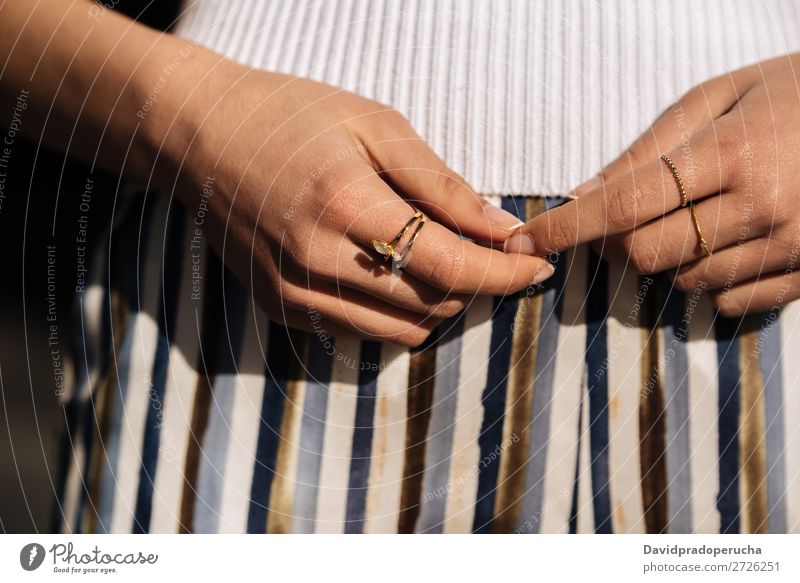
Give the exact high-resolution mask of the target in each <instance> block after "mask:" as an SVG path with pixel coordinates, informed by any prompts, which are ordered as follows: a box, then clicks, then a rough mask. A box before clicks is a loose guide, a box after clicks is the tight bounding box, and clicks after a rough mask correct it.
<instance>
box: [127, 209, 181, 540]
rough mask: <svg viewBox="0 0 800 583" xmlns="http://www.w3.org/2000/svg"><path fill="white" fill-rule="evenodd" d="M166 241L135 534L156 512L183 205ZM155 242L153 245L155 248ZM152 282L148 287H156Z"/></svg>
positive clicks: (171, 214) (145, 528) (175, 214)
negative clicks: (158, 465)
mask: <svg viewBox="0 0 800 583" xmlns="http://www.w3.org/2000/svg"><path fill="white" fill-rule="evenodd" d="M168 212H169V218H168V219H167V233H166V237H165V238H164V239H165V241H164V247H165V248H164V255H165V256H164V263H163V264H162V284H161V302H160V306H159V308H160V309H159V313H158V315H157V318H158V339H157V341H156V354H155V360H154V362H153V369H152V373H151V375H150V387H149V389H148V397H149V400H150V402H149V407H148V409H147V419H146V420H145V428H144V441H143V444H142V465H141V468H140V469H139V489H138V492H137V496H136V508H135V510H134V514H133V532H134V534H139V533H147V532H149V530H150V516H151V514H152V509H153V482H154V481H155V479H156V469H157V464H158V451H159V449H160V445H161V420H162V417H163V407H164V391H165V390H166V386H167V372H168V369H169V353H170V344H171V342H172V340H173V338H174V335H175V321H176V319H177V311H178V291H179V289H180V279H181V259H182V257H183V255H184V250H183V244H182V243H183V241H182V239H183V226H184V212H183V207H181V206H180V205H171V209H170V211H168ZM154 243H155V240H153V241H152V242H151V244H154ZM154 284H155V282H149V283H148V285H154Z"/></svg>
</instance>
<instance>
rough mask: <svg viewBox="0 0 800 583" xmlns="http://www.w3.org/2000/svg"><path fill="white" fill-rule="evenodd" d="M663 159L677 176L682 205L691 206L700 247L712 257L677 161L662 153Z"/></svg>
mask: <svg viewBox="0 0 800 583" xmlns="http://www.w3.org/2000/svg"><path fill="white" fill-rule="evenodd" d="M661 159H662V160H664V163H665V164H666V165H667V166H668V167H669V169H670V172H672V176H673V177H674V178H675V184H676V185H677V186H678V192H680V195H681V207H686V206H689V212H690V213H691V215H692V223H693V224H694V232H695V233H697V239H698V241H699V245H700V249H702V250H703V253H705V255H706V257H711V245H709V244H708V241H706V240H705V237H703V231H702V230H700V223H699V222H698V220H697V212H696V211H695V210H694V205H689V197H688V196H687V195H686V190H685V189H684V188H683V180H682V179H681V174H680V172H678V169H677V168H676V167H675V163H674V162H673V161H672V159H671V158H670V157H669V156H667V155H666V154H661Z"/></svg>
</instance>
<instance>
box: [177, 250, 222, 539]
mask: <svg viewBox="0 0 800 583" xmlns="http://www.w3.org/2000/svg"><path fill="white" fill-rule="evenodd" d="M206 262H207V268H206V271H205V275H204V279H203V281H204V283H205V287H204V289H203V293H204V294H205V295H204V297H203V322H202V330H201V333H200V345H199V347H198V357H197V371H198V375H197V388H196V389H195V397H194V402H193V404H192V420H191V425H190V427H189V440H188V443H187V445H186V462H185V466H184V482H183V493H182V494H181V504H180V514H179V515H178V532H179V533H190V532H192V530H193V528H194V506H195V496H196V493H197V474H198V471H199V468H200V457H201V450H202V446H203V435H205V432H206V428H207V427H208V418H209V405H210V403H211V395H212V391H213V387H214V375H215V371H214V368H215V365H216V360H217V352H218V351H219V349H220V346H219V342H220V338H221V337H222V336H223V334H222V330H221V326H220V325H221V321H222V318H220V317H219V311H221V310H222V306H223V302H222V265H221V263H220V261H219V259H218V258H217V256H216V254H215V253H214V252H213V251H211V250H210V249H209V250H208V251H207V252H206Z"/></svg>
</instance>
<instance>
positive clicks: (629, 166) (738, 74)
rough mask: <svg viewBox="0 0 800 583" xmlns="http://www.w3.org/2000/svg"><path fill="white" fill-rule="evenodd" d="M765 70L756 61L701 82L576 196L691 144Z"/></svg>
mask: <svg viewBox="0 0 800 583" xmlns="http://www.w3.org/2000/svg"><path fill="white" fill-rule="evenodd" d="M760 79H761V72H760V70H759V68H758V67H757V66H755V65H753V66H750V67H745V68H744V69H740V70H738V71H734V72H732V73H725V74H724V75H720V76H719V77H715V78H714V79H711V80H709V81H706V82H705V83H703V84H701V85H698V86H696V87H694V88H693V89H691V90H690V91H689V92H688V93H686V94H685V95H684V96H683V97H681V98H680V99H679V100H678V101H677V102H676V103H674V104H673V105H671V106H670V107H668V108H667V109H666V110H665V111H664V113H662V114H661V115H660V116H659V117H658V119H656V121H655V122H654V123H653V125H652V126H651V127H649V128H648V129H647V131H645V132H644V133H643V134H642V135H641V136H639V138H638V139H637V140H636V141H635V142H633V143H632V144H631V145H630V147H629V148H628V149H627V150H625V151H624V152H623V153H622V154H620V155H619V157H617V158H616V159H615V160H614V161H613V162H611V163H610V164H609V165H608V166H606V167H605V168H604V169H603V171H602V172H601V173H600V174H599V175H598V176H595V177H593V178H592V179H590V180H588V181H587V182H585V183H583V184H581V185H580V186H578V187H577V188H576V189H575V190H574V191H573V194H574V196H584V195H586V194H588V193H589V192H591V191H592V190H593V189H594V188H598V187H600V186H602V184H604V183H607V182H611V181H613V180H616V179H617V178H620V177H622V176H625V175H626V174H629V173H631V172H633V171H634V170H635V169H636V168H639V167H640V166H642V165H644V164H646V163H648V162H651V161H652V160H656V159H657V158H658V157H659V156H661V154H662V153H663V152H669V151H670V150H675V149H677V148H680V147H681V146H683V145H688V142H689V140H690V139H691V137H692V136H693V135H695V134H696V133H697V132H699V131H700V130H702V129H703V128H705V127H706V126H708V125H709V124H710V123H711V122H712V121H713V120H715V119H717V118H718V117H720V116H721V115H723V114H725V113H726V112H727V111H729V110H730V109H731V108H732V107H733V106H734V105H736V103H737V102H738V101H739V99H740V98H741V97H742V95H744V94H745V93H746V92H747V91H748V90H749V89H750V88H751V87H752V86H753V85H754V84H755V83H757V82H758V81H759V80H760Z"/></svg>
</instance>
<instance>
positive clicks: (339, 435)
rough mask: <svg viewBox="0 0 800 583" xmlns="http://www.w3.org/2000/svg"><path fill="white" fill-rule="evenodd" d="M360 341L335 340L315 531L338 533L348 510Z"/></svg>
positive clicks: (349, 337)
mask: <svg viewBox="0 0 800 583" xmlns="http://www.w3.org/2000/svg"><path fill="white" fill-rule="evenodd" d="M360 351H361V342H360V340H358V339H357V338H356V337H355V336H353V335H350V334H342V335H341V336H337V337H336V356H335V359H336V360H335V361H334V364H333V371H332V373H331V384H330V388H329V391H330V393H329V396H328V411H327V414H326V415H325V419H326V424H325V443H324V445H323V449H322V467H321V468H320V476H319V497H318V500H319V503H318V505H317V522H316V524H317V532H321V533H341V532H343V531H344V519H345V512H346V508H347V486H348V482H349V479H350V457H351V455H352V450H353V426H354V424H355V419H356V402H357V400H358V368H359V362H360V355H361V352H360Z"/></svg>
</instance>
